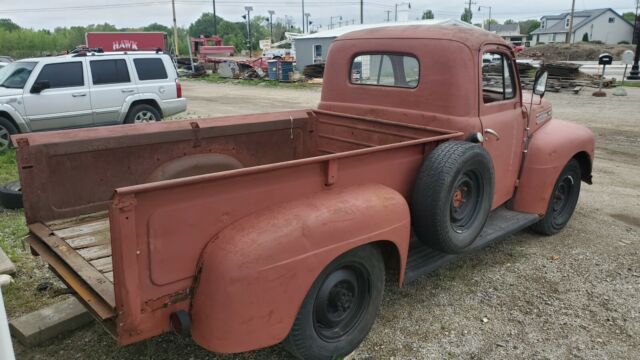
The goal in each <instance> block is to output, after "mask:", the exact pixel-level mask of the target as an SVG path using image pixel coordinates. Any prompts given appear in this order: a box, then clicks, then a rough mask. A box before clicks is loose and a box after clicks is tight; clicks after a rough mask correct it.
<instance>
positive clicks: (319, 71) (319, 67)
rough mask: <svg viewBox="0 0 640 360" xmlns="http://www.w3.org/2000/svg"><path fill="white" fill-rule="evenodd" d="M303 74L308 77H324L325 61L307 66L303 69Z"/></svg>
mask: <svg viewBox="0 0 640 360" xmlns="http://www.w3.org/2000/svg"><path fill="white" fill-rule="evenodd" d="M302 75H304V77H305V78H307V79H317V78H322V77H323V75H324V63H319V64H311V65H307V66H305V67H304V70H303V71H302Z"/></svg>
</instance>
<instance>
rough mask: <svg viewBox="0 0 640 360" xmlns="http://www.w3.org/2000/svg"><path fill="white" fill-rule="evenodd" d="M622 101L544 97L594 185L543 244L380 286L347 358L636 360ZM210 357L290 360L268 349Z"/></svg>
mask: <svg viewBox="0 0 640 360" xmlns="http://www.w3.org/2000/svg"><path fill="white" fill-rule="evenodd" d="M184 91H185V94H186V96H187V97H188V98H189V99H190V100H189V101H190V102H189V109H190V110H189V114H188V115H189V116H192V117H195V116H200V117H206V116H213V115H228V114H240V113H250V112H259V111H277V110H283V109H292V108H297V107H312V106H314V105H315V104H316V103H317V101H318V100H319V96H320V93H319V90H317V89H315V90H314V89H312V90H283V89H262V88H259V87H247V86H238V85H211V84H206V83H203V82H185V84H184ZM627 91H628V92H629V96H628V97H626V98H619V97H613V96H611V95H610V93H609V96H608V97H607V98H604V99H603V98H594V97H591V96H590V94H589V93H587V92H583V93H582V94H581V95H578V96H576V95H570V94H549V95H548V97H549V98H550V100H551V101H552V102H553V104H554V114H555V116H556V117H558V118H563V119H567V120H573V121H576V122H580V123H583V124H585V125H588V126H590V127H591V128H592V129H593V131H594V132H595V133H596V135H597V153H596V161H595V165H594V183H595V184H594V185H593V186H587V185H586V184H585V185H583V188H582V189H583V192H582V196H581V198H580V202H579V204H578V209H577V212H576V214H575V215H574V218H573V220H572V221H571V223H570V224H569V225H568V227H567V228H566V229H565V230H564V231H563V232H562V233H560V234H559V235H556V236H554V237H549V238H545V237H540V236H538V235H536V234H534V233H532V232H529V231H525V232H522V233H520V234H517V235H515V236H512V237H510V238H508V239H506V240H504V241H502V242H499V243H497V244H494V245H492V246H491V247H489V248H487V249H485V250H482V251H480V252H477V253H473V254H469V255H467V256H466V257H465V258H464V259H462V260H460V261H458V262H455V263H453V264H450V265H448V266H446V267H445V268H443V269H441V270H439V271H437V272H435V273H433V274H430V275H428V276H425V277H423V278H422V279H420V280H418V281H417V282H415V283H412V284H410V285H408V286H407V287H405V288H403V289H398V288H395V287H393V286H392V285H388V286H387V290H386V293H385V299H384V302H383V304H382V310H381V312H380V314H379V317H378V320H377V322H376V324H375V325H374V328H373V330H372V332H371V334H370V335H369V336H368V337H367V339H366V341H365V342H364V343H363V344H362V346H360V348H359V349H358V350H357V351H356V352H355V353H354V354H353V358H356V359H391V358H395V359H416V358H437V359H441V358H462V359H514V358H528V359H559V358H578V359H603V358H610V359H637V358H638V354H639V353H640V297H639V295H638V294H639V293H640V260H639V259H640V162H639V161H638V154H639V153H640V128H639V126H640V114H639V113H638V109H640V107H639V105H638V104H640V89H627ZM0 235H1V234H0ZM16 256H18V257H20V258H22V257H27V256H28V255H27V254H26V253H24V252H18V254H16ZM25 261H26V260H25ZM29 261H30V260H29ZM30 262H33V261H30ZM33 268H34V270H33V271H32V272H31V273H30V274H27V273H25V272H24V271H23V272H21V274H20V276H18V278H17V279H16V280H17V284H16V285H14V286H19V285H20V284H21V282H23V281H25V282H27V283H28V284H30V285H29V286H31V284H35V283H37V282H38V280H40V279H42V278H45V277H46V278H49V276H48V275H46V273H47V272H46V270H45V269H44V267H43V265H42V264H40V265H35V266H33ZM34 278H35V281H34ZM34 286H35V285H34ZM29 289H33V288H29ZM29 289H27V290H28V291H32V292H34V293H35V290H29ZM16 293H20V292H18V291H16V290H14V291H13V292H11V291H10V292H8V293H7V297H10V296H16V295H13V294H16ZM22 293H24V292H22ZM23 295H24V294H23ZM34 296H40V297H41V296H42V295H34ZM8 301H9V302H10V304H9V305H8V307H9V309H8V311H9V315H10V317H15V316H16V315H17V314H19V313H21V312H22V311H24V310H23V309H22V308H21V306H20V303H19V301H17V299H15V298H13V299H8ZM15 346H16V351H17V354H18V357H19V358H20V359H75V358H77V359H102V358H114V359H146V358H149V359H150V358H153V359H178V358H185V359H204V358H207V359H216V358H218V357H217V356H216V355H214V354H210V353H207V352H205V351H204V350H202V349H200V348H199V347H198V346H197V345H195V344H194V343H193V342H192V341H190V340H188V339H180V338H178V337H177V336H175V335H172V334H167V335H164V336H161V337H158V338H155V339H152V340H149V341H147V342H144V343H140V344H136V345H133V346H129V347H126V348H120V349H119V348H117V347H116V346H115V345H114V342H113V341H112V340H111V339H110V338H109V336H108V335H107V334H106V333H105V332H104V331H103V330H102V329H101V328H100V326H99V325H97V324H96V325H91V326H89V327H87V328H84V329H82V330H79V331H76V332H74V333H73V334H70V335H64V336H61V337H60V338H59V339H56V340H54V341H51V342H50V343H48V344H45V345H44V346H42V347H38V348H34V349H25V348H23V347H21V346H20V345H19V344H16V345H15ZM220 358H225V359H232V358H233V359H236V358H237V359H271V358H278V359H279V358H285V359H286V358H290V357H289V356H288V355H287V353H285V352H284V351H283V350H282V349H281V347H280V346H275V347H273V348H269V349H265V350H260V351H256V352H252V353H247V354H240V355H233V356H231V355H229V356H220Z"/></svg>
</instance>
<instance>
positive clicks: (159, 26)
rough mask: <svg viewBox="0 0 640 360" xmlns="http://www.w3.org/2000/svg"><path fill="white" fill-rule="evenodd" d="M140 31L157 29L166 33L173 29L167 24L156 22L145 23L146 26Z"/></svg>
mask: <svg viewBox="0 0 640 360" xmlns="http://www.w3.org/2000/svg"><path fill="white" fill-rule="evenodd" d="M142 31H157V32H163V33H166V34H167V35H168V34H169V33H171V32H172V31H173V30H172V29H171V28H170V27H168V26H164V25H162V24H158V23H153V24H151V25H147V26H145V27H143V28H142Z"/></svg>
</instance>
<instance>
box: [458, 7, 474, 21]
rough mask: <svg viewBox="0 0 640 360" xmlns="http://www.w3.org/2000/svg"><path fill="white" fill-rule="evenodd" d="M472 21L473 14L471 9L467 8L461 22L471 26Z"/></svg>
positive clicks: (461, 16)
mask: <svg viewBox="0 0 640 360" xmlns="http://www.w3.org/2000/svg"><path fill="white" fill-rule="evenodd" d="M471 19H473V12H472V11H471V10H469V8H465V9H464V12H463V13H462V15H460V20H462V21H464V22H468V23H469V24H471Z"/></svg>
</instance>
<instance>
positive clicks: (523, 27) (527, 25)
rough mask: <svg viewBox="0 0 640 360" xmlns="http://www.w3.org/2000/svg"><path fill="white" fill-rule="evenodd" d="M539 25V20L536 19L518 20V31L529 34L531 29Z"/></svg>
mask: <svg viewBox="0 0 640 360" xmlns="http://www.w3.org/2000/svg"><path fill="white" fill-rule="evenodd" d="M539 27H540V21H538V20H525V21H520V31H521V32H522V33H523V34H525V35H529V34H531V32H532V31H534V30H535V29H537V28H539Z"/></svg>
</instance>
